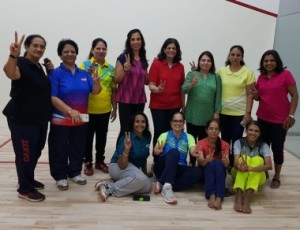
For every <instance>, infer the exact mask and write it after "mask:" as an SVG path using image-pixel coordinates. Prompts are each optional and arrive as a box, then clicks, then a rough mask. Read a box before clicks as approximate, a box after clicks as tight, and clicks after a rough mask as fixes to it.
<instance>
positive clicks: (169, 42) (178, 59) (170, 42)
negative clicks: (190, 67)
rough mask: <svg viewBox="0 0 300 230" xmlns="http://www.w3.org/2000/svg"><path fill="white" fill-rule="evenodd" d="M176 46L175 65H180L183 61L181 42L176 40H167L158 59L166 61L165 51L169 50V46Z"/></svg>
mask: <svg viewBox="0 0 300 230" xmlns="http://www.w3.org/2000/svg"><path fill="white" fill-rule="evenodd" d="M170 44H174V45H175V46H176V55H175V57H174V59H173V63H179V62H180V61H181V53H182V52H181V49H180V45H179V42H178V41H177V40H176V39H175V38H168V39H167V40H165V42H164V44H163V45H162V47H161V49H160V52H159V54H158V55H157V58H158V59H159V60H165V59H166V54H165V52H164V49H166V48H167V46H168V45H170Z"/></svg>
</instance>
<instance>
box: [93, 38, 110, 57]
mask: <svg viewBox="0 0 300 230" xmlns="http://www.w3.org/2000/svg"><path fill="white" fill-rule="evenodd" d="M91 52H92V54H93V56H94V58H95V59H96V60H104V59H105V57H106V54H107V47H106V45H105V44H104V43H103V42H102V41H100V42H98V43H97V45H96V46H95V47H94V48H93V49H92V50H91Z"/></svg>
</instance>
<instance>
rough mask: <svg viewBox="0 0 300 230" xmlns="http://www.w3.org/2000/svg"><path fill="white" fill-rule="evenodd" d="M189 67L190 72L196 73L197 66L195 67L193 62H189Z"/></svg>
mask: <svg viewBox="0 0 300 230" xmlns="http://www.w3.org/2000/svg"><path fill="white" fill-rule="evenodd" d="M190 66H191V70H192V71H196V69H197V66H196V64H195V62H194V61H192V62H190Z"/></svg>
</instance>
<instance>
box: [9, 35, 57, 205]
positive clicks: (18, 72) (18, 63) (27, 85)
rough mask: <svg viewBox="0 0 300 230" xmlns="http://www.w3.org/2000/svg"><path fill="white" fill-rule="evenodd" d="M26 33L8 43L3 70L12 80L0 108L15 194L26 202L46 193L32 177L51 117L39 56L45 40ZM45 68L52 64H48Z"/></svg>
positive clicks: (33, 200)
mask: <svg viewBox="0 0 300 230" xmlns="http://www.w3.org/2000/svg"><path fill="white" fill-rule="evenodd" d="M24 38H25V36H24V35H23V36H22V37H21V39H20V40H19V38H18V34H17V32H15V41H14V42H13V43H12V44H11V45H10V55H9V57H8V60H7V62H6V64H5V65H4V67H3V70H4V72H5V74H6V76H7V77H8V78H9V79H11V92H10V96H11V99H10V101H9V102H8V104H7V105H6V107H5V108H4V110H3V114H4V115H5V116H6V118H7V123H8V127H9V129H10V133H11V139H12V144H13V148H14V152H15V156H16V159H15V163H16V168H17V175H18V182H19V187H18V189H17V191H18V193H19V194H18V197H19V198H22V199H26V200H28V201H32V202H37V201H43V200H44V199H45V195H44V194H42V193H40V192H38V191H37V190H40V189H43V188H44V184H42V183H41V182H39V181H37V180H35V175H34V171H35V168H36V164H37V161H38V159H39V157H40V156H41V153H42V149H43V148H44V146H45V143H46V137H47V128H48V121H49V120H50V118H51V100H50V82H49V79H48V78H47V76H46V74H45V72H44V70H43V68H42V66H41V64H40V63H39V61H40V59H41V58H42V56H43V55H44V52H45V48H46V41H45V39H44V38H43V37H42V36H40V35H37V34H34V35H29V36H28V37H27V38H26V39H25V42H24V46H25V50H26V52H25V54H24V57H21V56H20V54H21V46H22V44H23V41H24ZM47 67H53V66H52V64H51V63H48V64H47Z"/></svg>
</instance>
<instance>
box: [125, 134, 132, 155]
mask: <svg viewBox="0 0 300 230" xmlns="http://www.w3.org/2000/svg"><path fill="white" fill-rule="evenodd" d="M124 146H125V149H126V150H128V151H129V150H130V149H131V146H132V143H131V139H130V132H125V139H124Z"/></svg>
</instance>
